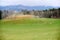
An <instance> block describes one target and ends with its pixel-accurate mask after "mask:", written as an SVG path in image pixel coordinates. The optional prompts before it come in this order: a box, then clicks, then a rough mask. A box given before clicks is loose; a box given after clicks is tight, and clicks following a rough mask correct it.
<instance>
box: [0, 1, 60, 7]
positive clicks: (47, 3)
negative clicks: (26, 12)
mask: <svg viewBox="0 0 60 40" xmlns="http://www.w3.org/2000/svg"><path fill="white" fill-rule="evenodd" d="M18 4H21V5H26V6H54V7H60V0H0V6H7V5H18Z"/></svg>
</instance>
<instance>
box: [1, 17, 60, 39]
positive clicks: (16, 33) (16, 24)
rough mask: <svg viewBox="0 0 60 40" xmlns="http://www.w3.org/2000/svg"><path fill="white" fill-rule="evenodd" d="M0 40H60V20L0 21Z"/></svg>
mask: <svg viewBox="0 0 60 40" xmlns="http://www.w3.org/2000/svg"><path fill="white" fill-rule="evenodd" d="M0 25H1V27H0V28H1V30H0V40H60V19H49V18H40V19H39V18H32V19H17V20H9V21H6V20H0Z"/></svg>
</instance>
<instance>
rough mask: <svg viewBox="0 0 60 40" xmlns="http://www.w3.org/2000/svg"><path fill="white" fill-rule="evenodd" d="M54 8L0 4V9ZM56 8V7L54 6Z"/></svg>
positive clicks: (48, 7)
mask: <svg viewBox="0 0 60 40" xmlns="http://www.w3.org/2000/svg"><path fill="white" fill-rule="evenodd" d="M51 8H54V7H52V6H24V5H10V6H0V10H16V11H20V10H22V9H23V10H24V9H27V10H45V9H51ZM56 8H57V7H56Z"/></svg>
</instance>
